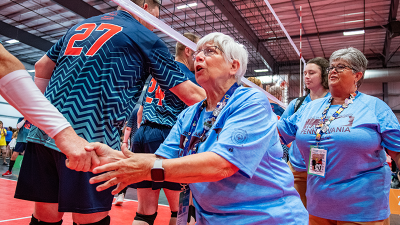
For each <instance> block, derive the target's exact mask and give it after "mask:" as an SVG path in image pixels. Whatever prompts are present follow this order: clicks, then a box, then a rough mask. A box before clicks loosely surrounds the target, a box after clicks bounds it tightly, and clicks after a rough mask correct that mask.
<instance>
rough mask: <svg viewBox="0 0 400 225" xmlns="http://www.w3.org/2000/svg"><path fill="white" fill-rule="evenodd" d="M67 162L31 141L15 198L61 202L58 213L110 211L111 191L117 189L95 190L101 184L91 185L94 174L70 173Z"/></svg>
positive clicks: (64, 157)
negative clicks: (90, 180) (90, 181)
mask: <svg viewBox="0 0 400 225" xmlns="http://www.w3.org/2000/svg"><path fill="white" fill-rule="evenodd" d="M65 160H66V156H65V155H64V154H63V153H61V152H58V151H56V150H53V149H50V148H47V147H45V146H43V145H41V144H36V143H32V142H28V144H27V147H26V151H25V155H24V159H23V160H22V166H21V170H20V173H19V178H18V183H17V188H16V190H15V198H18V199H23V200H28V201H35V202H46V203H58V211H59V212H74V213H82V214H89V213H97V212H104V211H109V210H111V205H112V201H113V197H114V196H113V195H112V194H111V190H113V189H114V188H115V187H112V188H108V189H107V190H104V191H101V192H98V191H96V187H97V186H98V184H89V179H90V178H91V177H93V176H94V174H93V173H90V172H77V171H75V170H70V169H68V168H67V167H66V165H65Z"/></svg>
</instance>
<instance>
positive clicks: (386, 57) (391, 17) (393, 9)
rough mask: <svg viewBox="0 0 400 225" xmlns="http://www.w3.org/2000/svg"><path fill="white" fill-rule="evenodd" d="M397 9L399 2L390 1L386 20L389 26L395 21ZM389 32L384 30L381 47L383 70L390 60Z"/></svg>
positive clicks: (396, 0)
mask: <svg viewBox="0 0 400 225" xmlns="http://www.w3.org/2000/svg"><path fill="white" fill-rule="evenodd" d="M398 9H399V0H391V1H390V10H389V19H388V24H390V23H391V22H393V21H396V17H397V11H398ZM390 32H391V31H389V30H386V36H385V43H384V45H383V53H382V54H383V56H384V58H383V61H382V66H383V67H384V68H386V67H387V64H388V62H389V60H390V58H391V57H390V56H389V55H390V44H391V42H392V38H391V37H390Z"/></svg>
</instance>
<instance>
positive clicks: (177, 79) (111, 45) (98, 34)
mask: <svg viewBox="0 0 400 225" xmlns="http://www.w3.org/2000/svg"><path fill="white" fill-rule="evenodd" d="M47 56H48V57H49V58H50V59H51V60H53V61H54V62H55V63H56V66H55V68H54V71H53V74H52V77H51V80H50V83H49V85H48V86H47V89H46V92H45V96H46V97H47V99H48V100H49V101H50V102H51V103H52V104H53V105H54V106H55V107H56V108H57V109H58V110H59V111H60V112H61V113H62V114H63V115H64V116H65V118H66V119H67V120H68V121H69V122H70V123H71V125H72V127H73V128H74V130H75V131H76V133H77V134H78V135H79V136H81V137H83V138H84V139H86V140H88V141H89V142H102V143H105V144H107V145H109V146H110V147H111V148H113V149H120V138H119V133H118V130H119V129H120V128H122V126H123V124H124V122H125V120H126V118H127V117H128V116H129V112H131V111H132V110H133V108H134V106H135V103H136V101H137V99H138V97H139V96H140V93H141V90H142V89H143V86H144V83H145V80H146V78H147V77H148V74H150V75H152V76H153V77H154V78H155V79H156V80H157V81H158V84H159V85H160V86H161V87H162V88H163V89H169V88H172V87H174V86H175V85H177V84H179V83H181V82H183V81H185V80H187V78H186V76H185V75H184V74H183V73H182V72H181V71H180V68H179V66H178V65H177V64H176V63H175V62H174V59H173V56H172V55H171V54H170V52H169V50H168V48H167V47H166V45H165V43H164V42H163V41H162V40H161V39H160V38H159V37H157V35H155V34H154V33H153V32H151V31H150V30H148V29H147V28H146V27H144V26H143V25H142V24H140V23H139V22H138V21H137V20H136V19H134V18H133V17H132V16H131V15H130V14H129V13H127V12H125V11H115V12H111V13H107V14H104V15H100V16H96V17H92V18H89V19H86V20H84V21H82V22H81V23H79V24H77V25H75V26H74V27H72V28H71V29H70V30H69V31H68V32H67V34H66V35H65V36H63V37H62V38H61V39H60V40H59V41H58V42H57V43H56V44H55V45H54V46H53V47H52V48H51V49H50V50H49V51H48V52H47ZM28 140H29V141H32V142H36V143H41V144H44V145H45V146H47V147H50V148H53V149H55V150H58V148H57V147H56V145H55V144H54V140H52V139H51V138H50V137H48V135H46V134H45V133H44V132H42V131H41V130H39V129H38V128H37V127H35V126H33V127H32V131H31V132H30V134H29V137H28Z"/></svg>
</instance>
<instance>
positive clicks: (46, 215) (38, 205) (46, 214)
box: [33, 202, 64, 223]
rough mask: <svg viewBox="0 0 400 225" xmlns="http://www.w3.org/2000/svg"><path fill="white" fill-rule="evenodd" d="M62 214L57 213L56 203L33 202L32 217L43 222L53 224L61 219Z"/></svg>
mask: <svg viewBox="0 0 400 225" xmlns="http://www.w3.org/2000/svg"><path fill="white" fill-rule="evenodd" d="M63 215H64V213H63V212H59V211H58V204H57V203H43V202H35V208H34V211H33V216H34V217H35V218H36V219H38V220H40V221H44V222H48V223H55V222H58V221H60V220H61V219H62V217H63Z"/></svg>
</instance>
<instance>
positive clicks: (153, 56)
mask: <svg viewBox="0 0 400 225" xmlns="http://www.w3.org/2000/svg"><path fill="white" fill-rule="evenodd" d="M149 60H150V73H151V75H152V76H153V78H154V79H155V80H156V81H157V83H158V84H159V85H160V87H161V89H162V90H163V91H166V90H169V89H171V88H173V87H175V86H176V85H178V84H180V83H182V82H184V81H187V80H188V78H187V77H186V76H185V74H183V73H182V71H181V69H180V68H179V66H178V64H177V63H176V62H175V60H174V58H173V56H172V55H171V53H170V52H169V50H168V48H167V46H166V45H165V44H164V42H163V41H162V40H161V39H159V40H158V41H157V42H156V43H155V44H154V45H153V48H152V50H151V52H150V55H149Z"/></svg>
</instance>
